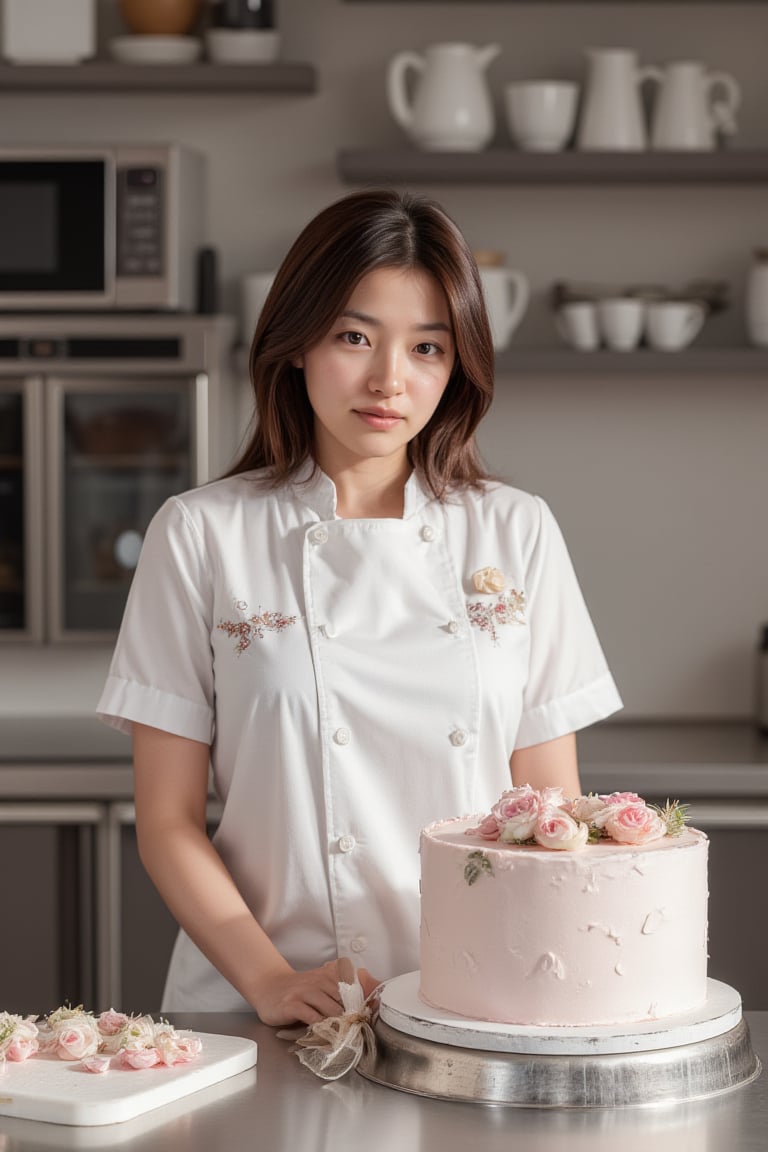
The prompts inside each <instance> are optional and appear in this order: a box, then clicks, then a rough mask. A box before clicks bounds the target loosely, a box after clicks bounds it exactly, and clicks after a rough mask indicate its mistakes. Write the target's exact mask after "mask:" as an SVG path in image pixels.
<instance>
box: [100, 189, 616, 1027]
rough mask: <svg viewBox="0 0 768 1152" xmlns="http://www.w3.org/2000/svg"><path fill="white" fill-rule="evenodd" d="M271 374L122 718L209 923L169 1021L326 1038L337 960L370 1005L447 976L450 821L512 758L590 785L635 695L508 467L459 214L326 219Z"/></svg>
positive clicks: (160, 867)
mask: <svg viewBox="0 0 768 1152" xmlns="http://www.w3.org/2000/svg"><path fill="white" fill-rule="evenodd" d="M251 379H252V382H253V387H254V391H255V409H256V414H257V416H258V422H257V423H255V424H254V427H253V429H252V431H251V433H250V437H249V439H248V442H247V444H246V447H245V449H244V451H243V452H242V455H241V457H240V459H239V460H238V462H237V463H236V464H235V466H234V467H233V468H232V470H231V472H230V473H229V474H228V475H227V476H225V477H224V478H223V479H220V480H217V481H215V482H213V483H210V484H207V485H204V486H202V487H200V488H197V489H195V490H194V491H191V492H186V493H183V494H182V495H180V496H175V497H172V498H171V499H170V500H168V501H167V503H166V504H165V505H164V506H163V507H162V508H161V509H160V510H159V511H158V512H157V514H156V515H155V517H154V519H153V521H152V523H151V526H150V528H149V530H148V532H147V536H146V539H145V542H144V546H143V549H142V553H141V558H140V563H139V566H138V569H137V571H136V573H135V576H134V580H133V584H132V588H131V592H130V597H129V600H128V604H127V607H126V611H125V617H124V621H123V625H122V629H121V632H120V636H119V639H118V642H117V647H116V650H115V654H114V657H113V660H112V665H111V668H110V674H109V678H108V681H107V683H106V686H105V688H104V692H103V695H102V698H101V701H100V703H99V712H100V714H101V715H102V716H103V718H104V719H106V720H107V722H109V723H111V724H113V725H114V726H115V727H117V728H120V729H122V730H124V731H126V732H131V734H132V737H133V751H134V765H135V799H136V822H137V830H138V840H139V849H140V853H141V859H142V861H143V863H144V865H145V867H146V869H147V871H148V872H149V874H150V876H151V877H152V879H153V881H154V883H155V884H156V886H157V888H158V890H159V892H160V893H161V895H162V896H163V898H164V900H165V902H166V903H167V905H168V907H169V908H170V910H171V912H172V913H173V915H174V916H175V917H176V919H177V920H178V922H179V924H180V925H181V926H182V931H181V932H180V934H179V938H178V940H177V943H176V947H175V949H174V954H173V958H172V961H171V968H170V972H169V975H168V982H167V985H166V992H165V998H164V1003H163V1008H164V1009H165V1010H166V1011H174V1010H175V1011H184V1010H192V1009H194V1010H198V1011H227V1010H232V1011H236V1010H248V1009H253V1010H255V1011H256V1012H257V1013H258V1015H259V1017H260V1018H261V1019H262V1020H263V1021H264V1022H266V1023H268V1024H274V1025H277V1024H285V1023H288V1022H295V1021H300V1022H304V1023H307V1024H309V1023H313V1022H315V1021H317V1020H319V1019H321V1018H322V1017H324V1016H328V1015H336V1014H337V1013H338V1011H339V1001H338V983H337V979H338V977H337V972H336V966H335V959H336V958H337V957H339V956H346V957H350V958H351V959H352V960H353V961H354V962H355V963H356V964H357V965H360V968H359V971H360V974H361V980H362V983H363V986H364V988H365V989H366V990H369V989H370V988H372V987H373V986H374V985H375V983H376V982H377V980H380V979H386V978H388V977H392V976H395V975H398V974H400V973H403V972H408V971H413V970H414V969H417V968H418V966H419V954H418V925H419V851H418V849H419V831H420V829H421V828H422V827H423V826H425V825H427V824H429V823H431V822H432V821H434V820H437V819H440V818H444V817H449V816H454V815H460V814H463V813H470V812H480V811H485V810H487V809H488V808H489V806H490V805H491V804H493V803H495V801H496V800H497V799H498V797H499V795H500V794H501V792H502V791H503V790H504V789H505V788H507V787H509V784H510V768H511V774H512V779H513V780H514V781H515V782H516V783H518V784H519V783H523V782H526V781H528V782H530V783H531V784H532V785H533V786H543V785H544V784H550V785H561V786H562V787H563V788H564V789H565V792H566V795H568V794H570V795H573V794H576V793H577V792H578V790H579V785H578V772H577V762H576V744H575V736H574V732H575V731H576V730H577V729H579V728H581V727H583V726H585V725H587V724H590V723H592V722H594V721H596V720H598V719H600V718H602V717H604V716H607V715H609V714H610V713H611V712H613V711H615V710H616V709H617V708H618V707H620V706H621V701H620V699H619V696H618V693H617V691H616V688H615V686H614V683H613V680H612V678H611V675H610V672H609V671H608V668H607V666H606V662H605V659H604V656H603V653H602V651H601V648H600V645H599V642H598V640H597V637H596V635H595V632H594V629H593V626H592V624H591V621H590V618H589V615H588V613H587V610H586V607H585V605H584V601H583V599H582V596H581V593H580V590H579V587H578V584H577V582H576V577H575V575H574V572H573V569H572V566H571V563H570V560H569V557H568V553H567V551H566V548H565V545H564V542H563V539H562V537H561V535H560V532H559V530H558V527H557V524H556V523H555V520H554V519H553V516H552V514H551V512H550V511H549V509H548V507H547V505H546V504H545V503H544V501H543V500H542V499H540V498H539V497H538V496H532V495H529V494H527V493H525V492H522V491H520V490H518V489H515V488H510V487H507V486H505V485H503V484H500V483H497V482H495V481H492V480H490V479H489V478H488V477H487V474H486V473H485V471H484V470H483V468H482V467H481V464H480V462H479V459H478V455H477V452H476V448H475V442H474V433H475V429H476V427H477V425H478V422H479V421H480V419H481V417H482V416H483V414H484V413H485V412H486V410H487V409H488V407H489V404H490V401H491V394H492V386H493V349H492V344H491V336H490V331H489V327H488V321H487V317H486V313H485V309H484V305H483V300H482V292H481V287H480V282H479V278H478V272H477V268H476V265H475V262H474V259H473V257H472V254H471V252H470V250H469V248H468V246H467V243H466V241H465V240H464V238H463V237H462V235H461V233H460V232H459V230H458V228H457V227H456V225H455V224H454V223H453V222H452V220H451V219H450V218H449V217H448V216H447V215H446V214H445V212H444V211H443V210H442V209H441V208H440V207H439V206H438V205H436V204H435V203H433V202H431V201H427V200H425V199H421V198H417V197H413V196H410V195H400V194H398V193H395V192H391V191H365V192H360V193H355V194H353V195H351V196H348V197H345V198H344V199H342V200H341V201H339V202H337V203H335V204H332V205H331V206H330V207H328V208H326V209H325V210H323V211H322V212H320V214H319V215H318V216H317V217H316V218H315V219H314V220H312V221H311V222H310V223H309V224H308V225H307V227H306V228H305V229H304V231H303V232H302V234H301V235H300V236H299V238H298V239H297V240H296V242H295V244H294V245H293V247H292V249H291V250H290V252H289V253H288V255H287V257H286V259H285V261H284V263H283V265H282V267H281V268H280V270H279V272H278V274H277V277H276V279H275V281H274V285H273V287H272V290H271V292H270V295H269V297H268V299H267V301H266V303H265V305H264V309H263V311H262V314H261V316H260V318H259V321H258V325H257V328H256V332H255V336H254V339H253V345H252V349H251ZM209 765H210V766H211V767H212V771H213V779H214V782H215V787H216V791H217V793H218V795H219V796H220V798H221V800H222V803H223V815H222V818H221V823H220V825H219V827H218V830H217V832H216V834H215V836H214V839H213V842H212V843H211V842H210V841H209V839H208V837H207V835H206V820H205V813H206V796H207V793H208V778H209V777H208V774H209ZM369 973H373V974H374V975H373V976H371V975H370V974H369Z"/></svg>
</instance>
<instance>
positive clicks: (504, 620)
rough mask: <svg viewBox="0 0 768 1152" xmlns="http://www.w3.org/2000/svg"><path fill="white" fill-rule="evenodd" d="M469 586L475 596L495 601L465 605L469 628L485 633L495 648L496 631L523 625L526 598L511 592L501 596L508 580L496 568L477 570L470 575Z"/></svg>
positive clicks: (496, 641)
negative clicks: (508, 625) (470, 584)
mask: <svg viewBox="0 0 768 1152" xmlns="http://www.w3.org/2000/svg"><path fill="white" fill-rule="evenodd" d="M472 586H473V587H474V589H475V591H476V592H480V593H482V594H483V595H485V596H495V597H496V599H495V600H494V601H492V602H491V603H488V601H485V600H470V601H469V602H468V604H467V616H468V617H469V622H470V624H474V626H475V627H476V628H479V629H480V631H481V632H487V633H488V635H489V636H490V637H491V640H492V641H493V643H494V644H498V642H499V633H498V628H499V627H500V626H501V625H504V624H524V623H525V620H524V619H523V611H524V609H525V596H524V595H523V593H522V592H518V591H516V589H514V588H510V590H509V592H507V593H506V594H504V589H505V588H506V586H507V578H506V576H505V575H504V573H503V572H501V571H500V570H499V569H498V568H492V567H489V568H478V570H477V572H473V574H472Z"/></svg>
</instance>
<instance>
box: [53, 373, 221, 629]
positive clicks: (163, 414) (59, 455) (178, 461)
mask: <svg viewBox="0 0 768 1152" xmlns="http://www.w3.org/2000/svg"><path fill="white" fill-rule="evenodd" d="M199 383H200V381H199V379H198V380H190V379H188V378H185V379H156V380H154V381H146V380H141V381H139V380H135V379H131V380H125V379H123V380H114V379H109V380H98V381H96V380H90V381H81V380H77V381H75V380H66V381H64V380H56V381H51V380H49V381H48V384H49V388H52V390H53V399H54V403H52V405H51V416H50V420H51V424H50V425H49V428H50V432H51V434H52V443H51V448H52V449H54V450H52V452H51V456H52V457H53V459H51V461H50V464H51V468H50V478H51V481H52V488H51V490H50V491H49V510H50V511H51V512H52V513H53V517H52V522H51V524H50V526H49V527H50V529H51V531H50V537H51V540H52V544H53V556H52V560H53V563H52V565H51V568H52V571H51V577H52V588H51V593H52V598H51V615H50V634H51V639H53V640H57V639H73V638H78V639H80V638H83V639H85V638H95V639H99V638H101V639H104V638H107V636H108V635H109V634H110V633H114V632H115V630H116V629H117V628H118V627H119V625H120V620H121V618H122V614H123V609H124V607H125V600H126V596H127V594H128V588H129V586H130V583H131V579H132V576H133V572H134V569H135V568H136V564H137V562H138V558H139V553H140V551H141V544H142V541H143V539H144V533H145V532H146V529H147V525H148V524H149V521H150V520H151V518H152V516H153V515H154V513H155V512H156V511H157V509H158V508H159V507H160V505H161V504H162V503H163V502H164V501H165V500H166V499H167V498H168V497H169V496H171V495H173V494H174V493H177V492H182V491H184V490H185V489H187V488H190V487H192V486H193V485H194V484H196V483H198V481H199V479H202V478H199V477H198V476H197V475H196V469H195V464H194V461H195V428H194V414H195V411H196V388H197V387H199ZM56 447H57V448H58V452H56V450H55V449H56Z"/></svg>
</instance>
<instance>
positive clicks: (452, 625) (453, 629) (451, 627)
mask: <svg viewBox="0 0 768 1152" xmlns="http://www.w3.org/2000/svg"><path fill="white" fill-rule="evenodd" d="M446 628H447V629H448V631H449V632H450V634H451V636H455V635H456V634H457V632H458V631H459V624H458V621H457V620H449V621H448V623H447V624H446Z"/></svg>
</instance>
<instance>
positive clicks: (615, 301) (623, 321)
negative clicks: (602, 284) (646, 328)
mask: <svg viewBox="0 0 768 1152" xmlns="http://www.w3.org/2000/svg"><path fill="white" fill-rule="evenodd" d="M645 311H646V305H645V301H644V300H636V299H634V298H633V297H629V296H614V297H609V298H607V299H605V300H598V302H597V320H598V325H599V328H600V335H601V336H602V338H603V340H604V342H605V343H606V344H607V345H608V347H609V348H611V349H612V350H613V351H614V352H630V351H631V350H632V349H633V348H636V347H637V345H638V344H639V343H640V337H641V336H642V334H643V325H644V323H645Z"/></svg>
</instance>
